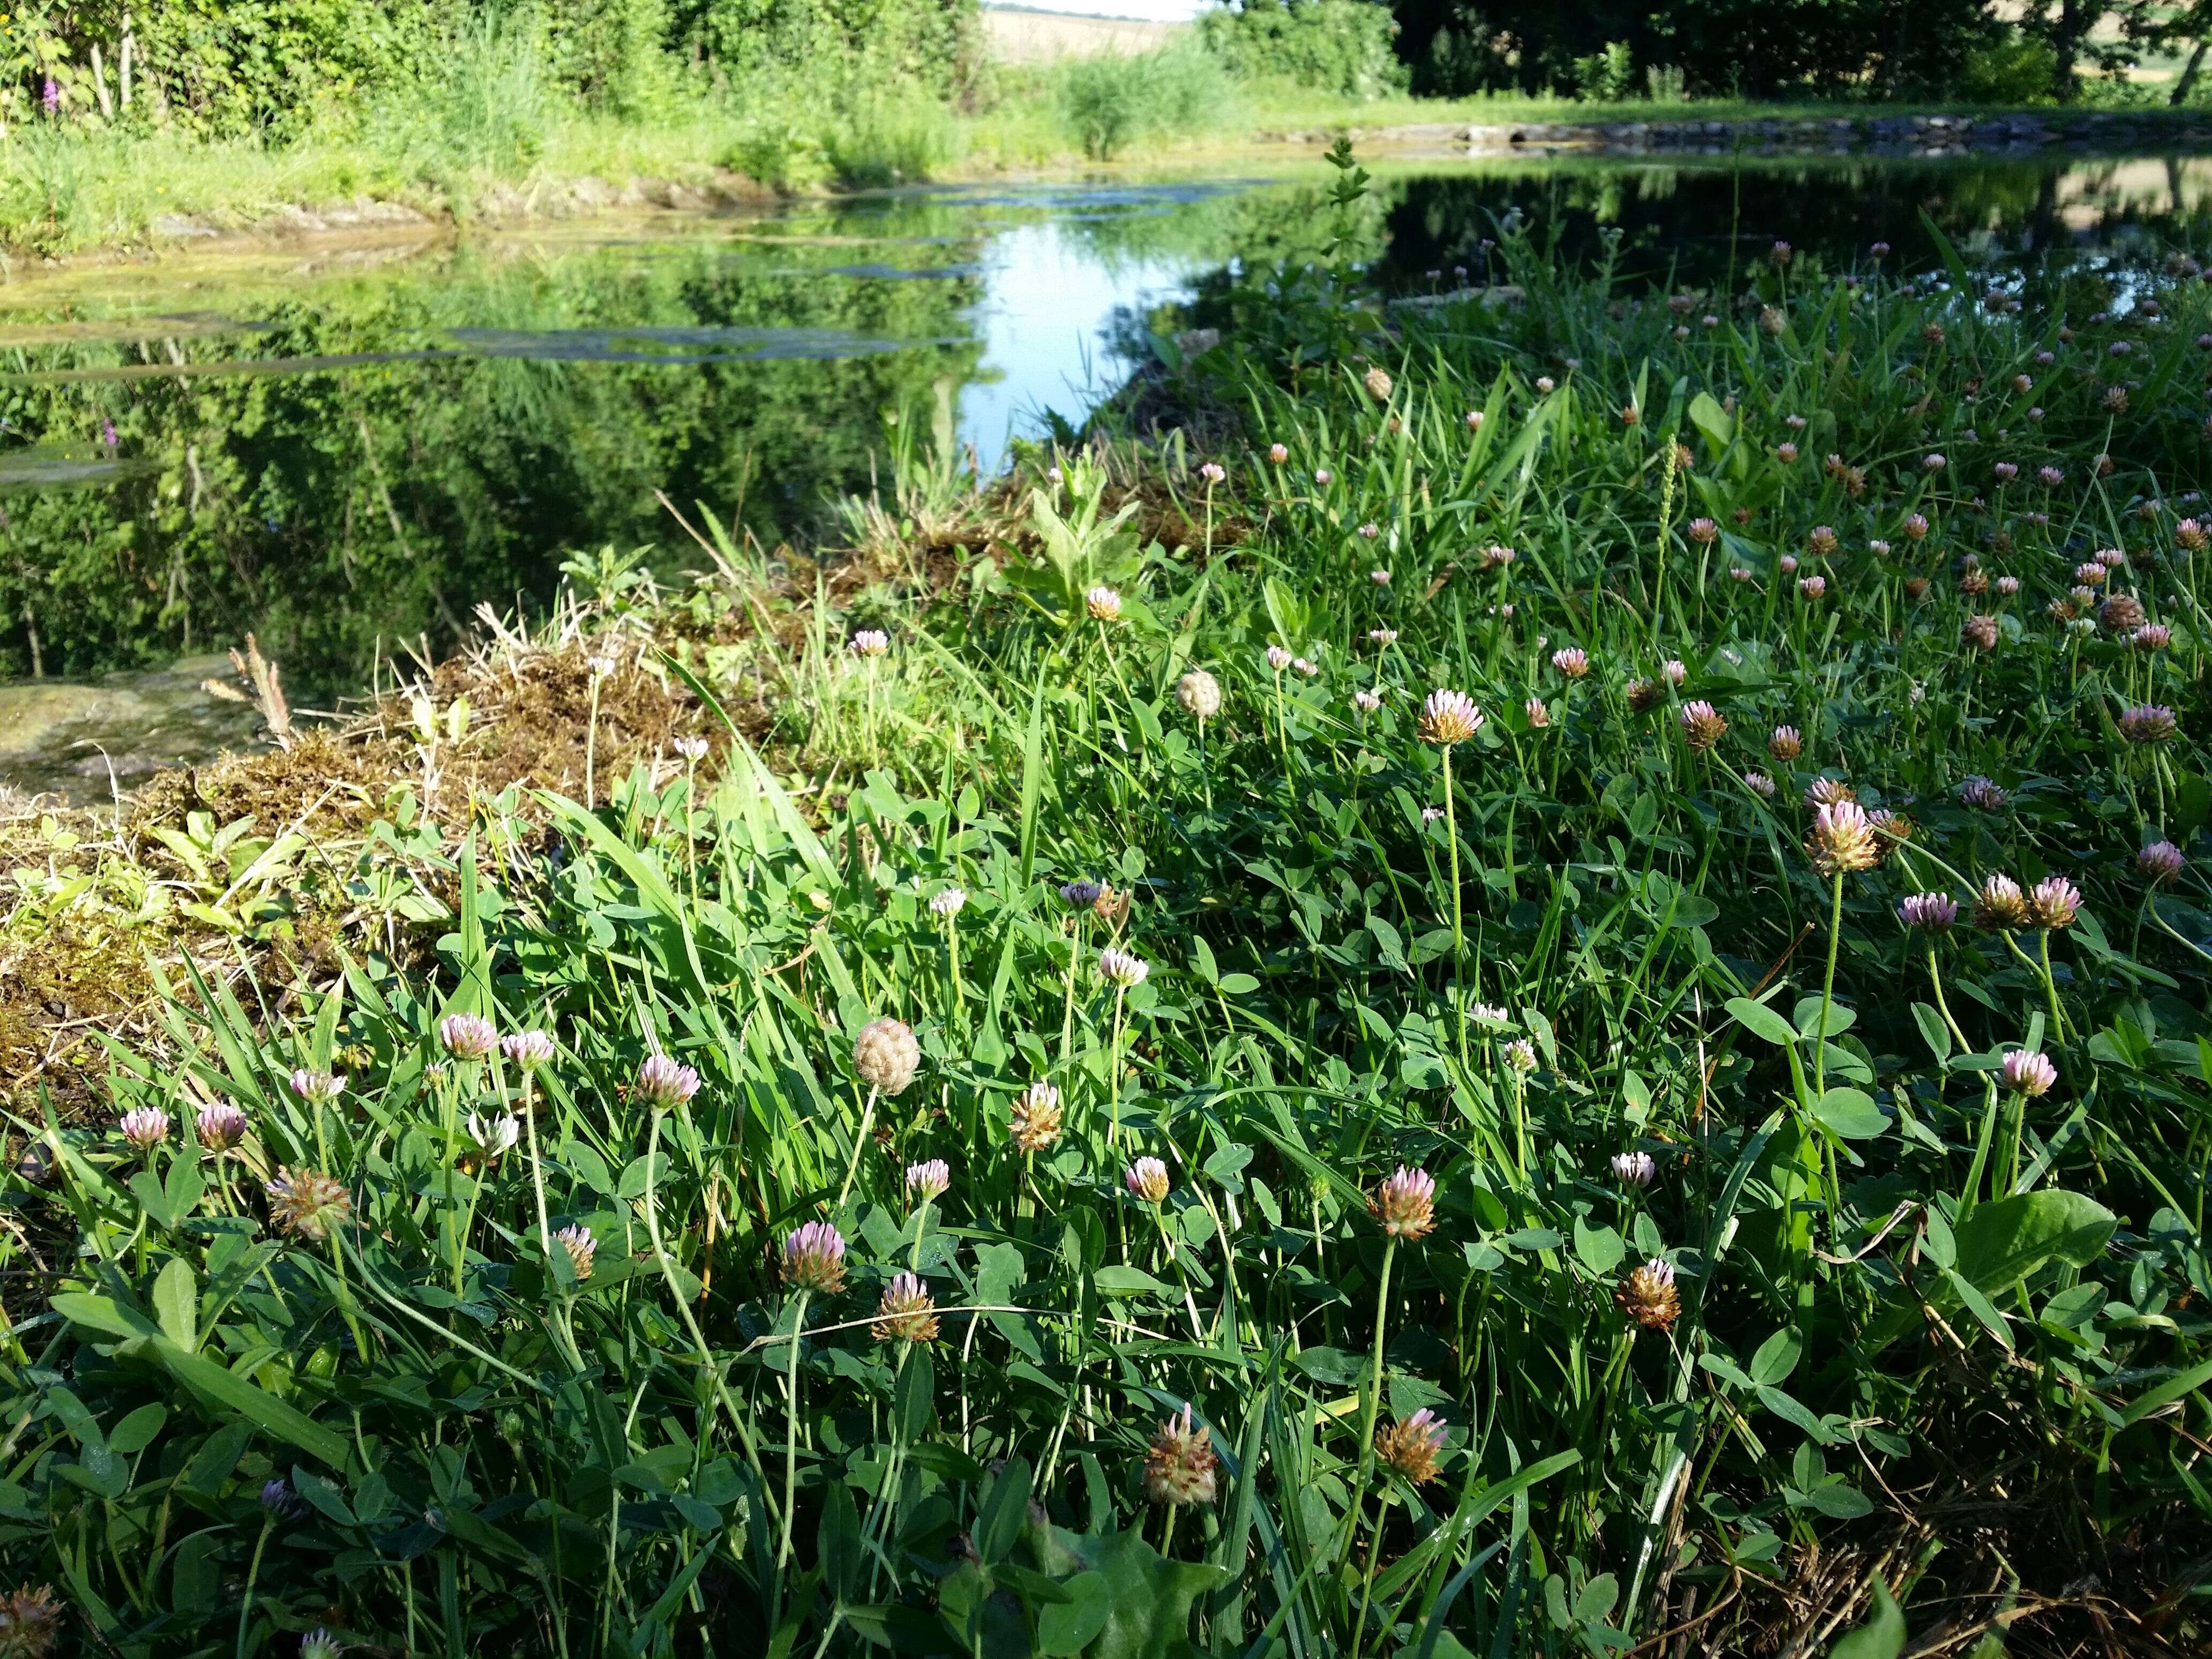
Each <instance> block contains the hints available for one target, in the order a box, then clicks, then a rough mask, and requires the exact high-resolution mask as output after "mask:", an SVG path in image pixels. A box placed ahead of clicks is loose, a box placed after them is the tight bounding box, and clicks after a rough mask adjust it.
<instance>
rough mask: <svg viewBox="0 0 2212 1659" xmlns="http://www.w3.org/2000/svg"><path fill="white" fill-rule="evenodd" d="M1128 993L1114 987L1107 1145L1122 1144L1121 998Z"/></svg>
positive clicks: (1109, 1064) (1118, 987) (1108, 1078)
mask: <svg viewBox="0 0 2212 1659" xmlns="http://www.w3.org/2000/svg"><path fill="white" fill-rule="evenodd" d="M1127 994H1128V992H1127V989H1126V988H1125V987H1121V986H1119V985H1116V986H1115V987H1114V1043H1113V1047H1111V1048H1109V1049H1108V1050H1107V1051H1106V1063H1107V1067H1108V1070H1107V1087H1108V1098H1109V1109H1110V1110H1111V1112H1112V1114H1113V1127H1112V1129H1111V1131H1110V1133H1109V1134H1108V1136H1107V1145H1108V1146H1120V1145H1121V999H1122V998H1123V997H1125V996H1127Z"/></svg>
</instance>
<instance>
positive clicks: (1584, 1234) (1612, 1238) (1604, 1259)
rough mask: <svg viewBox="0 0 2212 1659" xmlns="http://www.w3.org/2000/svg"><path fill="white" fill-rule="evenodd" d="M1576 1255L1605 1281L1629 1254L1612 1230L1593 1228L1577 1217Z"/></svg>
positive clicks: (1608, 1228)
mask: <svg viewBox="0 0 2212 1659" xmlns="http://www.w3.org/2000/svg"><path fill="white" fill-rule="evenodd" d="M1575 1254H1576V1255H1577V1256H1579V1257H1581V1258H1582V1263H1583V1266H1584V1267H1588V1268H1589V1270H1590V1272H1592V1273H1595V1274H1596V1275H1597V1276H1598V1277H1599V1278H1600V1279H1603V1278H1606V1277H1607V1276H1608V1275H1609V1274H1611V1273H1612V1272H1613V1269H1614V1268H1615V1267H1619V1266H1620V1259H1621V1257H1622V1256H1624V1255H1627V1254H1628V1247H1627V1245H1626V1244H1624V1243H1621V1238H1620V1234H1619V1233H1617V1232H1615V1231H1613V1229H1612V1228H1610V1227H1593V1226H1591V1225H1589V1223H1588V1222H1586V1221H1584V1220H1583V1218H1581V1217H1580V1216H1577V1217H1576V1218H1575Z"/></svg>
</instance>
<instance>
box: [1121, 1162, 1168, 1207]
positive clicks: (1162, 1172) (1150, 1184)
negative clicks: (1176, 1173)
mask: <svg viewBox="0 0 2212 1659" xmlns="http://www.w3.org/2000/svg"><path fill="white" fill-rule="evenodd" d="M1121 1184H1122V1185H1123V1186H1124V1187H1127V1188H1128V1189H1129V1191H1130V1192H1131V1193H1132V1194H1134V1195H1135V1196H1136V1197H1137V1198H1138V1199H1139V1200H1141V1201H1142V1202H1144V1203H1146V1204H1164V1203H1166V1202H1167V1199H1168V1166H1167V1165H1166V1164H1163V1163H1161V1162H1160V1160H1159V1159H1158V1158H1139V1159H1137V1160H1136V1162H1134V1163H1133V1164H1130V1165H1129V1167H1128V1168H1127V1169H1126V1170H1122V1171H1121Z"/></svg>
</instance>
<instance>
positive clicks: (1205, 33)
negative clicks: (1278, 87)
mask: <svg viewBox="0 0 2212 1659" xmlns="http://www.w3.org/2000/svg"><path fill="white" fill-rule="evenodd" d="M1197 29H1198V36H1199V39H1200V40H1201V41H1202V42H1203V43H1204V44H1205V46H1206V50H1207V51H1208V52H1212V54H1213V55H1214V56H1215V57H1216V58H1219V59H1220V60H1221V62H1222V64H1223V65H1224V66H1225V68H1226V69H1227V70H1229V72H1230V73H1231V74H1232V75H1234V76H1237V78H1238V79H1239V80H1246V81H1250V80H1260V79H1265V78H1269V77H1276V78H1280V79H1283V80H1286V81H1290V82H1294V83H1295V84H1297V85H1298V86H1302V87H1312V88H1316V89H1317V90H1321V91H1324V92H1332V93H1337V94H1341V95H1342V96H1344V97H1346V98H1376V97H1380V96H1382V95H1383V94H1385V93H1391V92H1401V91H1403V90H1404V89H1405V88H1406V84H1407V76H1406V69H1405V65H1404V64H1401V62H1400V61H1399V59H1398V56H1397V52H1396V51H1395V41H1396V39H1397V34H1398V24H1397V21H1396V20H1395V18H1393V17H1392V16H1391V15H1390V9H1389V7H1388V6H1385V5H1381V4H1377V3H1375V0H1243V4H1241V5H1239V6H1237V8H1235V9H1227V8H1223V9H1214V10H1208V11H1205V12H1201V13H1200V15H1199V18H1198V23H1197Z"/></svg>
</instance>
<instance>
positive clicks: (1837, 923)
mask: <svg viewBox="0 0 2212 1659" xmlns="http://www.w3.org/2000/svg"><path fill="white" fill-rule="evenodd" d="M1833 887H1834V894H1835V896H1834V900H1833V902H1832V905H1831V907H1830V909H1829V913H1828V971H1827V975H1826V978H1824V979H1823V980H1822V981H1820V1030H1819V1031H1818V1033H1817V1034H1816V1035H1815V1036H1814V1040H1813V1099H1814V1102H1815V1103H1818V1102H1819V1100H1820V1097H1821V1096H1822V1095H1823V1094H1825V1093H1826V1092H1827V1081H1828V1011H1829V1010H1830V1008H1831V1007H1832V1006H1834V1003H1835V999H1836V946H1837V945H1838V943H1839V942H1840V941H1841V940H1842V939H1843V934H1844V872H1842V871H1840V870H1838V871H1837V872H1836V874H1835V879H1834V882H1833Z"/></svg>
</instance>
